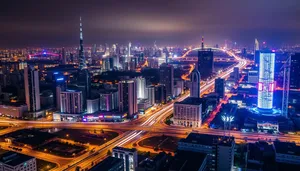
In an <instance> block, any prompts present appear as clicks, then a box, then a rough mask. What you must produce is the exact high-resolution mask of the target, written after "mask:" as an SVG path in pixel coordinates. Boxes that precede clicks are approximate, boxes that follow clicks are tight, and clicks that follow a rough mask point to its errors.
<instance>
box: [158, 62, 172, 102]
mask: <svg viewBox="0 0 300 171" xmlns="http://www.w3.org/2000/svg"><path fill="white" fill-rule="evenodd" d="M159 83H160V84H163V85H165V87H166V90H167V96H169V97H173V96H174V67H173V66H172V65H170V64H166V63H164V64H162V65H161V66H160V67H159Z"/></svg>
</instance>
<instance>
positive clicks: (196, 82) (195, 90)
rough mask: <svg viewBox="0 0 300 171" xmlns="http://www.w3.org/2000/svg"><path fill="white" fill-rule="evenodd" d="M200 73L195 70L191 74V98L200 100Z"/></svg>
mask: <svg viewBox="0 0 300 171" xmlns="http://www.w3.org/2000/svg"><path fill="white" fill-rule="evenodd" d="M200 78H201V77H200V72H199V71H198V70H197V69H194V70H193V71H192V73H191V88H190V91H191V93H190V97H198V98H200Z"/></svg>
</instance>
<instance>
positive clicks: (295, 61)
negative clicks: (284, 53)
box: [290, 53, 300, 89]
mask: <svg viewBox="0 0 300 171" xmlns="http://www.w3.org/2000/svg"><path fill="white" fill-rule="evenodd" d="M299 73H300V53H296V54H294V55H292V56H291V71H290V88H291V89H300V79H299Z"/></svg>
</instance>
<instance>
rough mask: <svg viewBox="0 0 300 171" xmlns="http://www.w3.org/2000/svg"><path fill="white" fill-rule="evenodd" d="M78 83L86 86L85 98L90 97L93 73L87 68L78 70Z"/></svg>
mask: <svg viewBox="0 0 300 171" xmlns="http://www.w3.org/2000/svg"><path fill="white" fill-rule="evenodd" d="M78 72H79V74H78V85H80V86H83V87H84V92H83V96H84V99H89V98H90V96H91V75H90V72H89V71H88V70H87V69H82V70H79V71H78Z"/></svg>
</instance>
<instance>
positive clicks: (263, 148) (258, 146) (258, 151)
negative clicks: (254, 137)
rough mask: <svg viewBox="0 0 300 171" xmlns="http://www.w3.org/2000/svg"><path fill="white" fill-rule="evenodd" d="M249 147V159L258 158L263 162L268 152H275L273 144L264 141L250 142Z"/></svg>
mask: <svg viewBox="0 0 300 171" xmlns="http://www.w3.org/2000/svg"><path fill="white" fill-rule="evenodd" d="M248 148H249V150H248V151H249V152H248V160H256V161H260V162H262V163H263V161H264V157H265V156H267V153H268V154H274V150H273V147H272V145H269V144H268V143H267V142H264V141H259V142H256V143H249V144H248Z"/></svg>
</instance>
